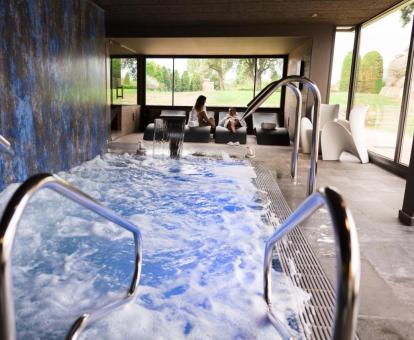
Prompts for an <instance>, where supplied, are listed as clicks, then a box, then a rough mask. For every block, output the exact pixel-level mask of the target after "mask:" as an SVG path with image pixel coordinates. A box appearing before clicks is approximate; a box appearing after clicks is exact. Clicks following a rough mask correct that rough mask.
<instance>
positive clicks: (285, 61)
mask: <svg viewBox="0 0 414 340" xmlns="http://www.w3.org/2000/svg"><path fill="white" fill-rule="evenodd" d="M111 57H112V56H111ZM141 57H142V58H143V63H144V70H145V69H146V60H147V59H156V58H160V59H171V58H172V59H173V70H172V73H173V78H172V79H173V86H172V105H147V104H146V84H145V83H143V84H142V85H143V90H142V91H141V92H143V98H144V101H143V105H145V106H146V107H149V108H154V109H157V108H159V109H164V108H174V109H189V108H191V105H185V106H182V105H174V92H175V90H174V71H175V69H174V66H175V59H176V58H177V59H185V58H187V59H190V58H193V59H249V58H255V59H256V62H255V79H256V69H257V59H258V58H278V59H282V60H283V71H282V77H285V76H286V75H287V70H288V59H289V56H288V55H287V54H276V55H274V54H272V55H267V54H266V55H218V54H215V55H202V54H200V55H194V54H192V55H186V54H183V55H181V54H180V55H178V54H174V55H164V54H163V55H159V54H146V55H142V56H141ZM145 76H146V75H145ZM144 78H145V77H144ZM255 84H256V82H254V84H253V91H252V99H253V98H254V93H255ZM285 92H286V89H285V86H283V87H282V89H281V96H280V105H279V106H278V107H263V108H261V110H263V111H268V112H269V111H273V112H274V111H275V110H278V111H280V110H283V108H284V106H285ZM209 108H211V109H213V110H220V109H227V106H212V105H209ZM244 108H246V106H236V109H241V110H242V109H244Z"/></svg>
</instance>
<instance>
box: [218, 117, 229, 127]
mask: <svg viewBox="0 0 414 340" xmlns="http://www.w3.org/2000/svg"><path fill="white" fill-rule="evenodd" d="M228 118H229V115H226V116H224V118H223V119H222V120H220V121H219V123H218V125H219V126H224V125H225V124H226V121H227V119H228ZM224 127H225V126H224Z"/></svg>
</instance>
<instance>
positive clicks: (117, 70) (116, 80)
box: [111, 58, 121, 88]
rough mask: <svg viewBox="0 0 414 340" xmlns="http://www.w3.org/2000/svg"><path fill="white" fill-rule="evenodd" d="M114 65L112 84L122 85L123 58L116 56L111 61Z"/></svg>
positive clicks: (114, 85) (115, 85)
mask: <svg viewBox="0 0 414 340" xmlns="http://www.w3.org/2000/svg"><path fill="white" fill-rule="evenodd" d="M111 64H112V65H111V66H112V86H113V87H114V88H115V87H117V86H121V59H118V58H114V59H112V62H111Z"/></svg>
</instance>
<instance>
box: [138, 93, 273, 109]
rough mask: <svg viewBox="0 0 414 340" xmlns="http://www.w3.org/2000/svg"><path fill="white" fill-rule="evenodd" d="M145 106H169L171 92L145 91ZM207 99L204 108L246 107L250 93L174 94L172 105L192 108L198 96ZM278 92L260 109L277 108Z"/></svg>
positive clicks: (249, 99)
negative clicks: (203, 96)
mask: <svg viewBox="0 0 414 340" xmlns="http://www.w3.org/2000/svg"><path fill="white" fill-rule="evenodd" d="M146 94H147V99H146V103H147V105H171V100H172V99H171V92H159V91H147V93H146ZM201 94H202V95H205V96H206V97H207V102H206V106H207V108H208V107H209V106H223V107H225V108H227V107H229V106H246V105H247V103H249V102H250V101H251V100H252V99H253V96H252V91H244V90H234V91H231V90H229V91H209V92H202V91H196V92H174V105H179V106H193V105H194V103H195V101H196V99H197V97H198V96H199V95H201ZM279 106H280V92H277V93H275V94H274V95H272V96H271V97H270V98H269V99H268V100H267V101H266V102H265V103H264V104H263V105H262V107H279Z"/></svg>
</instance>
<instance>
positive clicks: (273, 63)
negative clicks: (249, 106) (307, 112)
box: [255, 58, 283, 107]
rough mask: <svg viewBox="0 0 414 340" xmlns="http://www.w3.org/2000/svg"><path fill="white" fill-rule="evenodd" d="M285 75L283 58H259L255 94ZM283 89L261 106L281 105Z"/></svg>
mask: <svg viewBox="0 0 414 340" xmlns="http://www.w3.org/2000/svg"><path fill="white" fill-rule="evenodd" d="M282 77H283V59H280V58H279V59H278V58H257V67H256V86H255V91H256V93H255V95H256V94H258V93H259V92H260V91H261V90H263V88H265V87H266V86H267V85H269V84H270V83H271V82H273V81H276V80H279V79H281V78H282ZM281 91H282V89H281V88H279V89H278V90H277V91H276V92H275V93H273V94H272V95H271V96H270V97H269V98H268V99H267V100H266V101H265V102H264V103H263V104H262V106H261V107H279V106H280V96H281Z"/></svg>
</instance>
